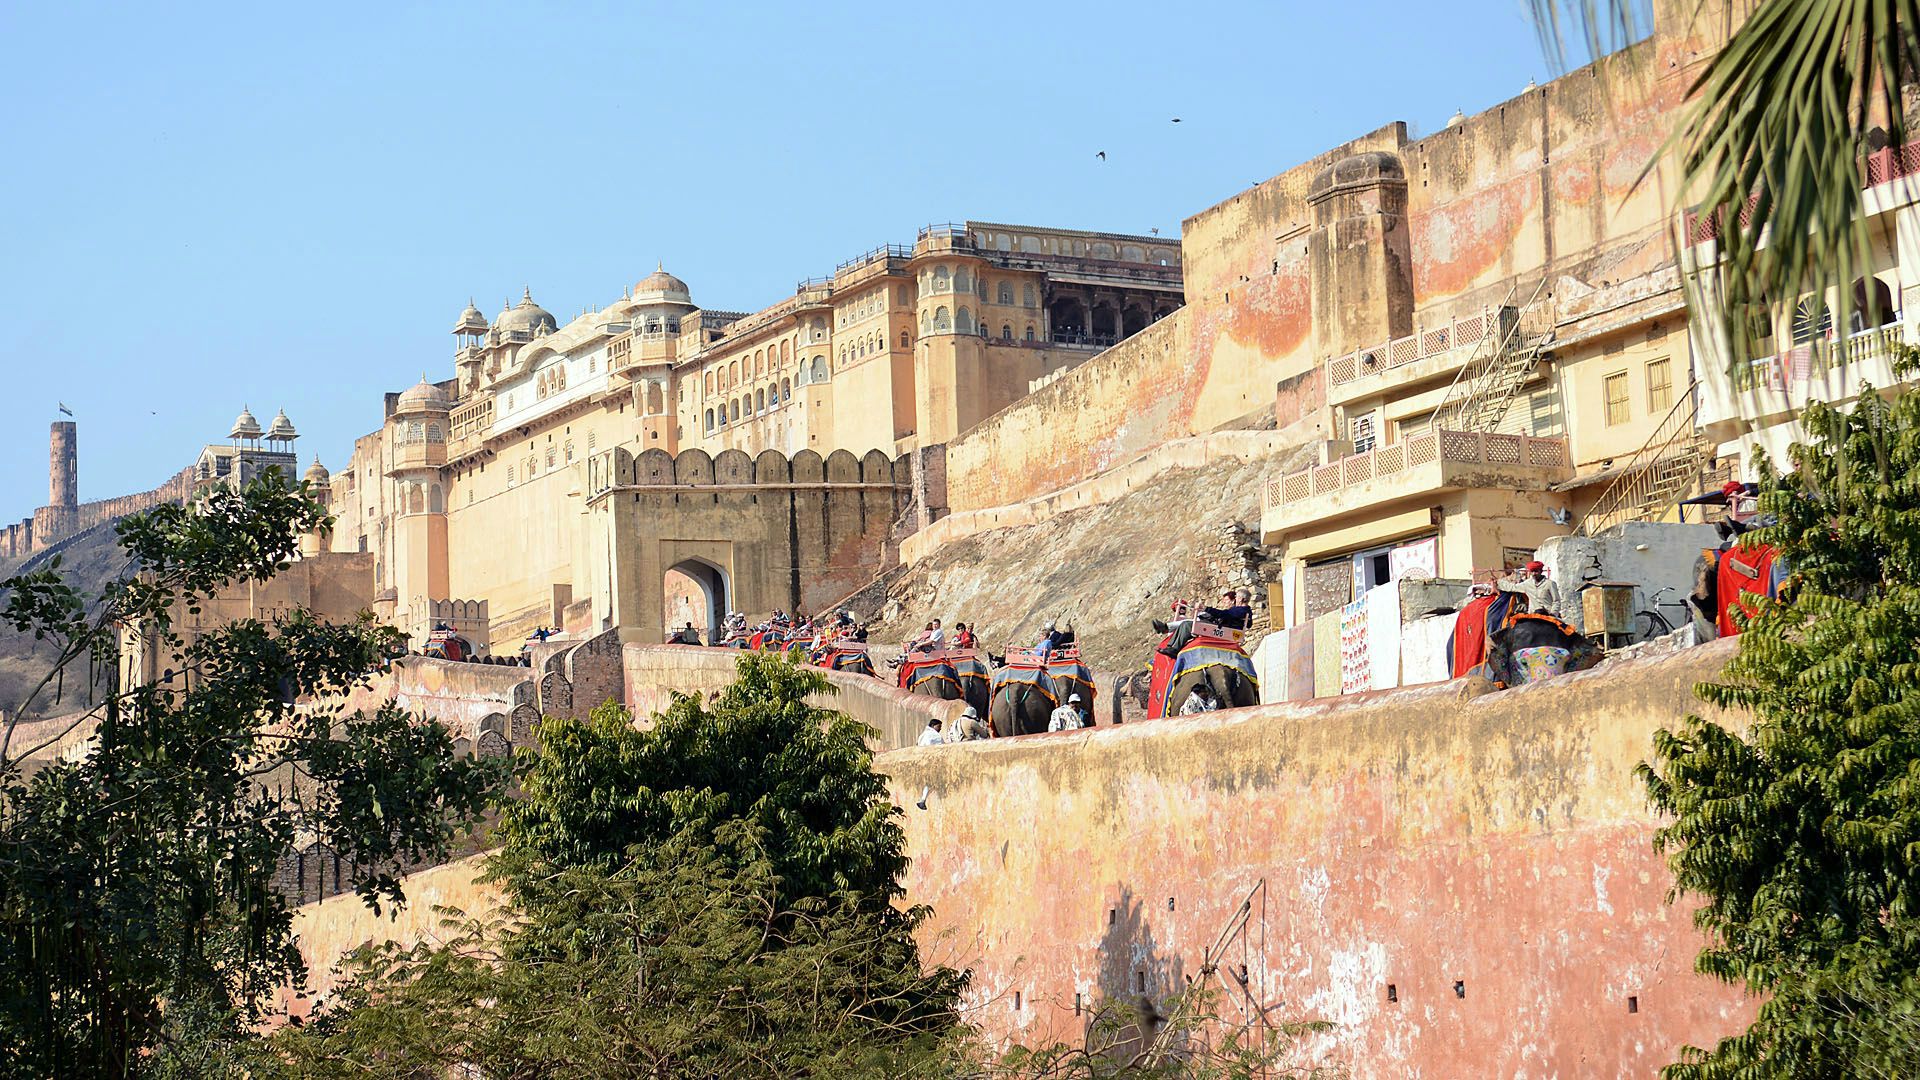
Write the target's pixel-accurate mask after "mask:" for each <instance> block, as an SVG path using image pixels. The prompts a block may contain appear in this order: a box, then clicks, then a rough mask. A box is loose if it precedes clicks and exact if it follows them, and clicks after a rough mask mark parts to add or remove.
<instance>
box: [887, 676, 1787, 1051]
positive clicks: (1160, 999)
mask: <svg viewBox="0 0 1920 1080" xmlns="http://www.w3.org/2000/svg"><path fill="white" fill-rule="evenodd" d="M1729 655H1730V649H1729V648H1728V647H1727V646H1726V645H1724V644H1716V645H1709V646H1704V647H1701V648H1697V649H1693V650H1689V651H1687V652H1685V653H1682V654H1680V655H1679V656H1678V658H1669V659H1663V660H1658V661H1639V662H1631V661H1630V662H1627V663H1625V664H1620V665H1613V666H1611V667H1609V668H1607V669H1603V670H1599V671H1594V672H1590V673H1584V674H1582V675H1578V676H1572V677H1567V678H1563V679H1559V680H1555V681H1554V682H1553V683H1549V684H1543V685H1541V686H1537V687H1532V688H1528V689H1525V690H1518V691H1508V692H1505V693H1498V694H1490V695H1486V696H1480V697H1474V698H1471V699H1469V700H1463V696H1464V695H1463V693H1462V690H1463V687H1466V686H1467V684H1465V683H1450V684H1443V685H1440V686H1436V687H1432V688H1428V689H1423V690H1417V691H1399V692H1388V693H1385V694H1381V695H1370V696H1368V697H1366V698H1362V699H1359V700H1356V699H1355V698H1354V697H1347V698H1342V699H1338V703H1337V704H1333V703H1328V704H1322V705H1320V706H1317V707H1316V706H1307V705H1295V706H1265V707H1260V708H1257V709H1245V710H1232V711H1228V712H1220V713H1212V714H1208V716H1207V718H1206V719H1204V720H1203V719H1200V718H1179V719H1175V720H1166V721H1149V722H1145V723H1137V724H1128V725H1125V726H1123V727H1117V728H1115V727H1102V728H1097V729H1092V730H1086V731H1078V732H1065V733H1058V734H1052V735H1036V736H1028V737H1025V738H1019V739H999V740H993V741H991V742H979V743H967V744H962V745H959V746H943V747H937V748H929V749H904V750H899V751H895V752H892V753H888V754H883V755H881V756H880V757H879V758H878V759H877V762H876V765H877V767H878V768H879V769H880V770H881V771H882V772H884V773H886V774H887V775H888V778H889V786H890V788H891V791H892V797H893V799H894V800H895V802H896V803H898V804H899V805H902V806H904V807H906V808H907V809H906V810H905V813H904V816H903V818H902V819H901V820H902V823H903V825H904V827H905V828H906V831H907V850H908V851H909V852H910V853H911V855H912V857H913V861H912V865H911V867H910V868H909V870H908V873H907V878H906V899H907V901H908V902H910V903H915V904H925V905H928V906H930V908H931V909H932V916H931V918H930V919H929V921H928V922H927V923H926V924H924V925H923V926H922V927H921V929H920V932H919V937H920V940H921V942H922V948H923V951H924V954H925V955H926V957H927V958H928V959H929V960H932V961H937V962H941V963H945V964H949V965H953V966H956V967H965V968H970V969H971V970H972V972H973V981H972V985H971V986H970V988H969V990H968V992H967V996H966V1006H967V1009H966V1015H967V1016H968V1018H969V1019H971V1020H973V1021H974V1022H976V1023H979V1024H981V1025H982V1026H983V1027H984V1028H985V1029H986V1031H987V1033H988V1035H989V1036H1002V1035H1005V1036H1014V1037H1018V1038H1020V1039H1021V1040H1023V1041H1025V1042H1027V1043H1028V1044H1029V1045H1032V1044H1035V1043H1043V1042H1045V1041H1048V1040H1052V1039H1076V1038H1077V1037H1078V1036H1079V1034H1080V1032H1081V1029H1082V1027H1083V1026H1084V1024H1085V1023H1086V1019H1085V1016H1084V1013H1081V1014H1076V1011H1075V1004H1076V1000H1078V1002H1079V1003H1080V1004H1081V1005H1082V1006H1083V1008H1084V1007H1085V1006H1090V1005H1091V1004H1092V1003H1093V1002H1097V1001H1102V1000H1109V999H1118V1000H1121V1001H1124V1002H1128V1003H1133V1002H1137V1001H1138V1000H1139V998H1140V997H1141V996H1142V995H1143V994H1144V995H1145V996H1146V997H1147V998H1148V999H1149V1000H1151V1001H1153V1002H1155V1003H1159V1004H1164V1002H1165V1001H1166V999H1167V998H1168V997H1169V996H1170V995H1171V994H1173V993H1174V992H1176V991H1178V990H1180V989H1182V988H1183V987H1185V986H1186V985H1187V981H1188V980H1189V979H1192V980H1196V981H1197V980H1201V979H1203V978H1205V977H1206V975H1205V972H1203V970H1202V964H1203V961H1204V960H1205V959H1208V957H1207V956H1206V951H1207V950H1208V949H1209V948H1210V947H1212V946H1213V945H1214V943H1215V942H1216V941H1219V942H1221V943H1222V946H1223V947H1222V948H1221V951H1220V952H1218V953H1216V954H1214V955H1213V956H1212V957H1211V959H1214V960H1216V961H1217V962H1218V964H1219V973H1218V975H1217V981H1216V983H1215V985H1216V988H1219V987H1222V986H1224V989H1225V992H1226V999H1225V1000H1223V1001H1221V1002H1220V1003H1219V1006H1218V1007H1219V1009H1220V1011H1221V1013H1222V1014H1223V1015H1225V1016H1226V1017H1228V1018H1229V1019H1236V1020H1237V1019H1238V1018H1239V1017H1241V1016H1245V1015H1253V1014H1254V1012H1255V1010H1257V1009H1259V1008H1263V1007H1264V1008H1271V1009H1272V1010H1273V1012H1272V1013H1271V1015H1272V1016H1273V1018H1274V1019H1275V1020H1276V1021H1295V1020H1306V1019H1318V1020H1325V1021H1328V1022H1330V1023H1331V1024H1332V1025H1333V1027H1332V1030H1331V1032H1330V1033H1329V1034H1327V1035H1326V1036H1324V1037H1322V1038H1320V1039H1317V1040H1309V1043H1308V1046H1309V1048H1310V1050H1311V1051H1312V1053H1313V1056H1315V1057H1316V1058H1317V1059H1318V1060H1319V1061H1321V1062H1323V1063H1329V1064H1336V1063H1337V1064H1340V1065H1344V1066H1345V1067H1347V1068H1348V1069H1349V1070H1350V1073H1351V1075H1354V1076H1381V1077H1386V1076H1395V1077H1400V1076H1406V1077H1412V1076H1428V1077H1466V1076H1565V1077H1574V1076H1581V1077H1588V1076H1591V1077H1603V1076H1604V1077H1653V1076H1655V1075H1656V1074H1657V1072H1658V1070H1659V1068H1660V1067H1661V1066H1662V1065H1664V1064H1666V1063H1668V1062H1670V1061H1673V1060H1675V1058H1676V1056H1677V1054H1678V1050H1679V1047H1680V1046H1681V1045H1682V1044H1686V1043H1691V1044H1693V1045H1711V1044H1712V1042H1713V1041H1714V1040H1716V1039H1718V1038H1719V1037H1721V1036H1724V1035H1729V1034H1732V1033H1734V1032H1736V1031H1738V1030H1739V1029H1740V1028H1741V1027H1742V1026H1744V1024H1745V1023H1746V1022H1747V1021H1748V1020H1749V1019H1750V1018H1751V1015H1752V1003H1751V1002H1750V1000H1748V999H1746V998H1745V997H1744V996H1743V995H1742V994H1741V993H1740V992H1739V991H1738V990H1735V989H1733V988H1731V987H1728V986H1726V985H1724V984H1721V983H1719V982H1717V981H1715V980H1714V979H1711V978H1709V977H1707V976H1704V975H1700V974H1697V973H1696V972H1695V971H1694V970H1693V957H1694V956H1695V954H1696V953H1697V952H1698V951H1699V949H1700V947H1701V945H1702V943H1703V939H1702V936H1701V934H1700V933H1699V931H1698V930H1696V929H1695V928H1694V927H1693V925H1692V922H1691V920H1690V917H1689V912H1690V907H1691V905H1690V904H1689V903H1688V902H1685V901H1682V902H1681V903H1679V904H1670V903H1668V901H1667V896H1666V893H1667V890H1668V888H1669V887H1670V885H1671V882H1672V878H1671V876H1670V875H1669V873H1668V871H1667V869H1666V866H1665V864H1664V862H1663V861H1662V858H1661V856H1660V855H1659V854H1658V853H1656V852H1655V851H1654V849H1653V846H1652V844H1651V838H1652V835H1653V831H1654V829H1655V827H1656V826H1657V825H1658V822H1657V820H1656V819H1655V817H1654V815H1653V814H1652V813H1651V812H1650V811H1649V809H1648V807H1647V804H1646V799H1645V794H1644V790H1645V789H1644V785H1643V784H1642V783H1641V782H1640V781H1639V779H1638V778H1637V777H1636V776H1635V775H1634V768H1635V766H1636V765H1637V764H1638V763H1639V762H1640V761H1641V760H1642V759H1644V758H1645V757H1646V756H1647V754H1648V747H1649V745H1650V740H1651V738H1652V735H1653V732H1654V731H1655V730H1656V729H1657V728H1659V727H1661V726H1663V725H1672V724H1674V723H1676V722H1677V721H1678V720H1679V719H1680V717H1681V716H1682V715H1683V714H1684V713H1685V712H1686V711H1688V710H1689V709H1698V708H1699V705H1698V704H1697V703H1696V702H1695V701H1694V699H1693V697H1692V694H1691V687H1692V685H1693V683H1694V682H1695V681H1698V680H1701V679H1707V678H1711V677H1713V676H1714V675H1715V674H1716V673H1717V672H1718V670H1719V668H1720V666H1721V665H1722V664H1724V663H1725V661H1726V659H1727V657H1728V656H1729ZM922 800H924V803H925V806H926V809H924V810H922V809H919V808H917V806H916V803H918V802H921V801H922ZM1243 899H1248V900H1250V910H1249V912H1248V917H1247V918H1246V920H1245V921H1244V923H1241V922H1239V921H1238V920H1237V919H1236V911H1237V909H1238V907H1239V905H1240V904H1241V902H1242V900H1243ZM1243 978H1244V980H1245V981H1244V983H1242V981H1241V980H1242V979H1243ZM1456 986H1457V987H1458V989H1457V990H1456ZM1390 987H1391V988H1392V991H1391V998H1390V996H1389V988H1390ZM1016 995H1018V996H1017V997H1016ZM1016 1002H1018V1004H1017V1005H1016Z"/></svg>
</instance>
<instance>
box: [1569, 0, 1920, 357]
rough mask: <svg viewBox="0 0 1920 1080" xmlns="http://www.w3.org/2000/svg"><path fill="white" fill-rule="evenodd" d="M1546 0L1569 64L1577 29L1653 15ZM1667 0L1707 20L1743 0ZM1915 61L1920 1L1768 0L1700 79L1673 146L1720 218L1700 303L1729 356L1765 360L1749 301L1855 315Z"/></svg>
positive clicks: (1630, 2) (1669, 150)
mask: <svg viewBox="0 0 1920 1080" xmlns="http://www.w3.org/2000/svg"><path fill="white" fill-rule="evenodd" d="M1531 2H1532V5H1533V10H1534V16H1535V24H1536V25H1537V26H1538V27H1539V28H1540V32H1541V40H1542V42H1543V44H1544V45H1545V47H1546V49H1547V51H1548V54H1549V56H1550V57H1552V58H1553V59H1554V60H1555V61H1556V62H1560V61H1563V58H1564V48H1563V39H1564V38H1565V37H1566V36H1567V33H1568V30H1569V29H1570V28H1577V29H1578V32H1579V33H1580V35H1581V36H1582V37H1583V38H1584V39H1585V41H1586V42H1587V43H1588V46H1589V48H1590V49H1591V50H1592V52H1593V53H1594V54H1595V55H1599V54H1601V53H1603V52H1605V51H1606V50H1607V49H1608V48H1611V47H1617V46H1618V45H1620V44H1623V43H1624V42H1626V41H1629V40H1632V39H1633V38H1634V37H1636V36H1637V31H1638V29H1639V28H1640V27H1641V26H1642V25H1644V15H1643V14H1642V12H1644V10H1645V6H1646V5H1645V4H1644V2H1643V0H1531ZM1666 6H1667V7H1668V9H1669V10H1670V11H1672V12H1673V13H1674V14H1675V15H1676V16H1678V17H1681V18H1686V17H1692V18H1695V19H1705V18H1709V17H1712V18H1717V19H1722V20H1725V19H1729V18H1731V17H1732V16H1733V12H1734V11H1735V10H1736V9H1735V6H1734V5H1731V4H1713V5H1707V4H1701V5H1691V4H1671V5H1666ZM1916 70H1920V0H1760V2H1759V3H1756V4H1753V5H1752V6H1751V13H1750V14H1748V15H1747V17H1746V18H1745V20H1744V21H1743V22H1741V23H1740V25H1739V26H1737V27H1735V28H1733V30H1732V33H1731V35H1730V36H1729V37H1728V39H1727V42H1726V46H1725V47H1724V48H1723V49H1721V51H1720V52H1719V53H1718V54H1716V55H1715V56H1714V57H1713V58H1712V59H1711V60H1709V61H1708V62H1707V64H1706V66H1705V67H1704V68H1703V69H1702V70H1701V72H1700V74H1699V76H1698V77H1697V78H1696V79H1695V80H1694V82H1693V83H1692V85H1691V86H1690V87H1689V88H1688V92H1689V99H1690V100H1689V102H1688V105H1687V107H1686V110H1685V111H1684V112H1683V113H1682V116H1681V119H1680V123H1679V126H1678V127H1677V129H1676V130H1675V131H1674V132H1673V133H1672V135H1671V137H1670V138H1669V140H1668V142H1667V145H1666V146H1665V148H1663V151H1662V153H1663V154H1672V155H1674V156H1675V158H1676V159H1677V162H1678V165H1679V173H1680V178H1679V182H1680V189H1681V192H1682V194H1683V195H1684V196H1685V197H1686V198H1687V200H1688V201H1689V202H1690V203H1691V204H1692V205H1693V206H1694V208H1695V211H1696V213H1698V215H1699V216H1700V218H1701V219H1703V220H1709V221H1712V222H1714V223H1715V224H1716V225H1717V226H1718V229H1719V248H1720V253H1721V256H1720V258H1721V261H1720V262H1719V263H1717V264H1716V265H1714V266H1712V267H1710V268H1706V270H1705V275H1706V279H1707V280H1706V281H1705V282H1703V283H1702V284H1704V285H1706V286H1708V287H1707V288H1704V289H1702V290H1700V291H1697V292H1696V293H1695V294H1694V296H1693V297H1692V300H1693V301H1694V303H1695V306H1696V308H1697V309H1698V308H1700V307H1701V306H1702V305H1700V304H1699V301H1700V300H1701V299H1702V298H1703V297H1710V298H1711V303H1710V304H1707V305H1704V307H1705V310H1696V314H1697V315H1699V316H1701V317H1703V318H1710V319H1717V320H1719V323H1720V325H1721V327H1722V328H1723V330H1724V332H1725V337H1726V339H1727V341H1728V342H1729V344H1730V355H1729V357H1728V360H1729V362H1730V363H1734V364H1737V363H1739V362H1740V361H1742V360H1745V359H1749V358H1750V355H1749V354H1750V351H1751V349H1750V345H1749V340H1748V330H1747V327H1746V323H1747V319H1748V314H1749V313H1750V312H1752V311H1755V310H1765V309H1766V308H1768V307H1769V306H1771V305H1772V304H1775V303H1779V302H1782V301H1791V300H1793V299H1794V298H1796V297H1799V296H1801V295H1803V294H1807V293H1814V294H1825V293H1828V292H1832V293H1834V294H1835V296H1836V299H1837V301H1838V304H1837V308H1838V311H1837V315H1836V322H1837V324H1838V325H1839V326H1842V327H1845V326H1847V325H1849V321H1850V315H1851V313H1852V308H1853V305H1854V304H1855V303H1856V301H1855V299H1854V296H1853V292H1852V288H1851V283H1852V281H1853V280H1854V279H1855V278H1856V277H1857V276H1859V275H1860V274H1862V273H1864V272H1865V271H1866V269H1867V268H1868V267H1870V266H1871V262H1870V261H1869V258H1868V250H1869V249H1868V243H1869V238H1870V233H1869V221H1868V218H1867V216H1866V214H1865V197H1864V194H1863V191H1864V188H1865V187H1866V175H1865V171H1864V168H1863V165H1864V161H1865V159H1866V157H1867V156H1868V154H1869V153H1872V152H1874V151H1876V150H1879V149H1882V148H1890V149H1891V150H1893V151H1898V150H1899V149H1900V148H1901V147H1903V146H1904V145H1906V142H1907V132H1906V126H1905V121H1906V116H1905V110H1904V106H1903V103H1902V100H1901V91H1902V88H1903V85H1904V84H1906V83H1908V82H1911V81H1912V72H1914V71H1916ZM1655 164H1656V163H1654V162H1649V163H1648V166H1647V169H1648V171H1649V172H1651V171H1652V170H1653V168H1654V166H1655ZM1763 237H1764V238H1765V241H1766V242H1765V243H1762V242H1761V241H1762V238H1763ZM1864 302H1865V303H1867V304H1871V303H1873V302H1874V300H1873V296H1872V294H1871V293H1869V294H1868V295H1867V296H1866V297H1865V298H1864ZM1862 314H1863V315H1869V316H1877V317H1878V318H1885V317H1888V316H1890V315H1891V313H1890V312H1884V311H1883V312H1862ZM1876 321H1877V319H1876Z"/></svg>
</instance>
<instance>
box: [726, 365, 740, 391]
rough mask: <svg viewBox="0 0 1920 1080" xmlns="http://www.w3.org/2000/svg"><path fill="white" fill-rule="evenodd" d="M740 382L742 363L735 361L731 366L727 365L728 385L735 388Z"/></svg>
mask: <svg viewBox="0 0 1920 1080" xmlns="http://www.w3.org/2000/svg"><path fill="white" fill-rule="evenodd" d="M739 381H740V361H738V360H735V361H734V362H732V363H731V364H728V365H727V385H728V386H733V385H734V384H736V383H738V382H739Z"/></svg>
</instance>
